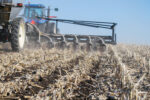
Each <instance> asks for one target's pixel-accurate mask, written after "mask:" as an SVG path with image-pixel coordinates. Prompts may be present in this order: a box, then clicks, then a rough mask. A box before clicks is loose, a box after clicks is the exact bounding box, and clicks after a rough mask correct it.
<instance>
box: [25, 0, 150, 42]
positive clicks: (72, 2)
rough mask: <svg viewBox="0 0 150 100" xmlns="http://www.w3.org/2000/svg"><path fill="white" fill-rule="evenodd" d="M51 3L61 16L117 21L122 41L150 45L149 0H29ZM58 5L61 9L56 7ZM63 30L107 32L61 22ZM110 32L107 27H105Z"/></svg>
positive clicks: (58, 15)
mask: <svg viewBox="0 0 150 100" xmlns="http://www.w3.org/2000/svg"><path fill="white" fill-rule="evenodd" d="M27 1H30V3H36V4H37V3H41V4H44V5H46V6H50V8H51V9H52V10H51V16H57V18H61V19H73V20H89V21H103V22H104V21H105V22H115V23H117V26H116V28H115V29H116V34H117V41H118V42H119V43H132V44H148V45H150V0H27ZM54 8H59V11H58V12H55V11H54V10H53V9H54ZM58 27H59V29H60V32H61V33H68V34H95V35H98V34H104V32H105V30H104V29H97V28H89V27H83V26H78V25H70V24H61V23H60V24H59V25H58ZM106 33H107V34H108V31H107V30H106Z"/></svg>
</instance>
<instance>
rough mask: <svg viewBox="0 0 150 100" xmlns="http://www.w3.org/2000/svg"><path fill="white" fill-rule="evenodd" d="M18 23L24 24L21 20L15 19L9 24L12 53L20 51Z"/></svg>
mask: <svg viewBox="0 0 150 100" xmlns="http://www.w3.org/2000/svg"><path fill="white" fill-rule="evenodd" d="M20 23H25V22H24V19H23V18H16V19H14V20H13V21H12V22H11V27H12V30H11V47H12V50H13V51H20V50H21V48H20V47H19V26H20Z"/></svg>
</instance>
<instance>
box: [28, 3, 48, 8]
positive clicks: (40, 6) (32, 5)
mask: <svg viewBox="0 0 150 100" xmlns="http://www.w3.org/2000/svg"><path fill="white" fill-rule="evenodd" d="M25 7H33V8H45V6H44V5H43V4H26V5H25Z"/></svg>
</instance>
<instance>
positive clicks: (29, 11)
mask: <svg viewBox="0 0 150 100" xmlns="http://www.w3.org/2000/svg"><path fill="white" fill-rule="evenodd" d="M43 15H44V10H43V8H28V7H27V8H25V17H29V18H34V17H37V16H38V17H43Z"/></svg>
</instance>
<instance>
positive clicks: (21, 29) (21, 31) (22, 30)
mask: <svg viewBox="0 0 150 100" xmlns="http://www.w3.org/2000/svg"><path fill="white" fill-rule="evenodd" d="M24 42H25V27H24V24H23V23H21V25H20V27H19V47H20V48H21V49H22V48H23V47H24Z"/></svg>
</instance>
